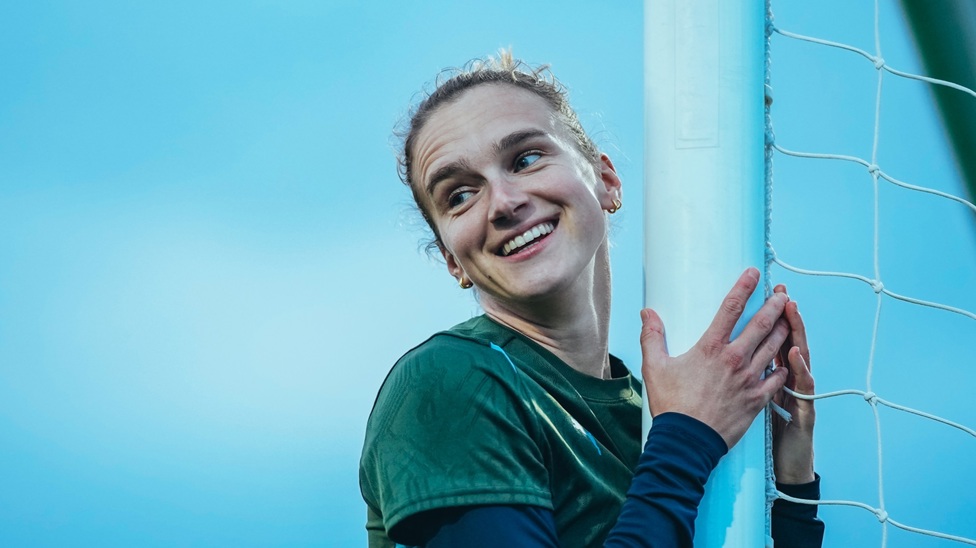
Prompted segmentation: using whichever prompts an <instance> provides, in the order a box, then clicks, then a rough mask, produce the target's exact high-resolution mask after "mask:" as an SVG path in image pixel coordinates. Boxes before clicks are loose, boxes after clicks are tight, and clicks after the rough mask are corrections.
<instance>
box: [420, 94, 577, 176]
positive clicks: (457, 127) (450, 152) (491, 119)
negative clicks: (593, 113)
mask: <svg viewBox="0 0 976 548" xmlns="http://www.w3.org/2000/svg"><path fill="white" fill-rule="evenodd" d="M529 129H537V130H541V131H543V132H544V133H547V134H549V135H551V136H552V137H553V138H554V139H555V138H561V137H562V135H561V133H562V124H560V123H558V116H557V115H556V113H555V112H554V111H553V109H552V107H551V106H550V105H549V103H548V102H546V100H545V99H543V98H542V97H540V96H538V95H536V94H535V93H533V92H531V91H528V90H525V89H522V88H519V87H516V86H513V85H508V84H481V85H479V86H475V87H473V88H471V89H468V90H466V91H464V92H462V94H461V95H460V96H459V97H458V98H456V99H455V100H454V101H451V102H450V103H447V104H444V105H441V106H439V107H438V108H437V109H436V110H434V112H433V113H432V114H431V115H430V116H429V117H428V119H427V122H426V123H425V124H424V126H423V127H422V128H421V130H420V132H419V133H418V134H417V139H416V142H415V144H414V151H413V152H414V158H415V160H414V168H415V173H413V174H412V176H413V177H412V178H413V179H414V180H415V181H416V182H417V183H420V184H422V182H423V181H424V177H425V176H426V174H428V173H430V172H431V171H432V169H436V168H437V167H438V165H439V164H443V163H448V162H452V161H459V160H463V161H474V160H476V159H477V157H478V156H481V155H484V154H486V153H488V152H490V151H491V149H492V146H493V145H494V144H496V143H498V142H499V141H500V140H501V139H502V138H503V137H505V136H507V135H509V134H511V133H513V132H516V131H524V130H529Z"/></svg>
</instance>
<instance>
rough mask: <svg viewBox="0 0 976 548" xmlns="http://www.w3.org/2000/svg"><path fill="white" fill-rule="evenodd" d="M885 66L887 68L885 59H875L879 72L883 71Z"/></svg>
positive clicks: (875, 65)
mask: <svg viewBox="0 0 976 548" xmlns="http://www.w3.org/2000/svg"><path fill="white" fill-rule="evenodd" d="M884 66H885V60H884V57H875V58H874V68H876V69H878V70H881V69H882V68H883V67H884Z"/></svg>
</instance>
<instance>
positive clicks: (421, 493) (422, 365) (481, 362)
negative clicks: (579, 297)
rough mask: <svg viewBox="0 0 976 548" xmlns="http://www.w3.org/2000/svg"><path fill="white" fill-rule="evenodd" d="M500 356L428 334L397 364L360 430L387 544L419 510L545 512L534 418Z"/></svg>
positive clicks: (364, 469)
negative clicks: (524, 508)
mask: <svg viewBox="0 0 976 548" xmlns="http://www.w3.org/2000/svg"><path fill="white" fill-rule="evenodd" d="M519 375H520V373H518V372H517V371H516V370H515V368H514V366H512V364H511V363H509V362H508V361H507V358H506V357H505V355H503V354H502V353H500V352H496V351H494V350H492V349H491V348H489V347H488V346H487V345H481V344H479V343H477V342H475V341H470V340H466V339H460V338H456V337H451V336H438V337H434V338H433V339H431V340H430V341H428V342H427V343H425V344H424V345H421V346H420V347H418V348H417V349H414V350H413V351H411V352H409V353H408V354H407V355H406V356H404V357H403V358H402V359H401V360H400V362H398V363H397V364H396V366H394V368H393V370H392V371H391V373H390V375H389V377H388V378H387V380H386V382H385V383H384V385H383V387H382V388H381V389H380V393H379V395H378V396H377V400H376V404H375V405H374V408H373V413H372V415H371V416H370V419H369V423H368V425H367V434H366V442H365V444H364V451H363V458H362V461H361V466H360V483H361V487H362V489H363V496H364V498H365V499H366V502H367V504H368V505H370V506H372V507H374V508H375V509H376V511H377V512H378V513H379V514H380V515H382V520H383V523H384V524H385V525H386V527H387V532H388V533H391V532H392V534H391V538H392V539H393V540H397V538H396V536H397V534H398V533H401V534H402V533H403V531H404V528H403V527H398V526H400V525H406V526H408V525H409V522H406V523H405V522H404V520H406V519H407V518H408V517H409V516H412V515H415V514H418V513H420V512H424V511H428V510H432V509H437V508H445V507H456V506H469V505H486V504H499V505H513V504H514V505H520V504H527V505H534V506H539V507H542V508H548V509H551V508H552V502H551V497H550V494H549V485H548V472H547V471H546V466H545V463H544V457H543V454H542V453H543V452H542V449H541V448H540V443H539V441H538V440H539V439H540V434H539V431H538V428H537V427H536V426H534V421H535V420H537V419H536V418H534V417H533V415H532V413H530V412H529V405H530V403H529V402H526V401H524V394H522V393H521V386H520V383H521V382H522V381H521V379H520V377H519Z"/></svg>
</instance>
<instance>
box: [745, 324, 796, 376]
mask: <svg viewBox="0 0 976 548" xmlns="http://www.w3.org/2000/svg"><path fill="white" fill-rule="evenodd" d="M789 334H790V327H789V324H788V323H787V321H786V320H784V319H782V318H779V319H777V320H776V323H775V325H774V326H773V329H772V330H771V331H770V332H769V335H768V336H767V337H766V338H765V339H763V340H762V342H761V343H759V346H757V347H756V351H755V353H754V354H753V355H752V362H751V368H752V369H753V370H754V371H755V373H756V374H759V372H760V371H762V370H764V369H766V366H767V365H769V362H771V361H773V360H774V359H775V358H776V357H777V356H778V355H779V354H780V351H781V349H782V348H783V343H784V342H786V338H787V337H788V336H789Z"/></svg>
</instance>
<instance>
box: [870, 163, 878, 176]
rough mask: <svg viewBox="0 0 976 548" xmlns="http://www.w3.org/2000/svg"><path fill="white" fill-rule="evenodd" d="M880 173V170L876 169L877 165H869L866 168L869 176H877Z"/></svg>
mask: <svg viewBox="0 0 976 548" xmlns="http://www.w3.org/2000/svg"><path fill="white" fill-rule="evenodd" d="M880 172H881V168H880V167H878V164H871V165H869V166H868V173H870V174H871V175H877V174H878V173H880Z"/></svg>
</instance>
